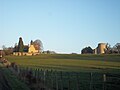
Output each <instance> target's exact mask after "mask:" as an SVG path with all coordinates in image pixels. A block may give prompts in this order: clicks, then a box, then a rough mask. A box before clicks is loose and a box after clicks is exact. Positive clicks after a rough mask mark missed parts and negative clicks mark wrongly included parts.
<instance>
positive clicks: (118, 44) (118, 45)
mask: <svg viewBox="0 0 120 90" xmlns="http://www.w3.org/2000/svg"><path fill="white" fill-rule="evenodd" d="M115 47H116V49H117V51H118V53H119V54H120V43H117V44H116V45H115Z"/></svg>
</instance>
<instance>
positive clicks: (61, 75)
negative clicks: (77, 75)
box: [60, 71, 63, 90]
mask: <svg viewBox="0 0 120 90" xmlns="http://www.w3.org/2000/svg"><path fill="white" fill-rule="evenodd" d="M60 77H61V90H63V80H62V79H63V74H62V71H61V74H60Z"/></svg>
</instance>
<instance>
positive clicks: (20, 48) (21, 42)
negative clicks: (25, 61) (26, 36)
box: [18, 37, 24, 52]
mask: <svg viewBox="0 0 120 90" xmlns="http://www.w3.org/2000/svg"><path fill="white" fill-rule="evenodd" d="M23 49H24V44H23V41H22V38H21V37H20V38H19V43H18V52H23Z"/></svg>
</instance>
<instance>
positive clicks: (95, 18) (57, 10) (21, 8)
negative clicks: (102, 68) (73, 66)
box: [0, 0, 120, 53]
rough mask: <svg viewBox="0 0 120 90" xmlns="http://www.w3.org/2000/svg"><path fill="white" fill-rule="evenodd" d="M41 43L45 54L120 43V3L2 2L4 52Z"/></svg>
mask: <svg viewBox="0 0 120 90" xmlns="http://www.w3.org/2000/svg"><path fill="white" fill-rule="evenodd" d="M19 37H22V38H23V41H24V44H26V45H27V44H29V43H30V41H31V40H36V39H40V40H41V41H42V43H43V47H44V50H45V51H46V50H52V51H56V52H58V53H80V52H81V49H82V48H84V47H86V46H91V47H92V48H93V49H94V48H96V47H97V45H98V43H109V44H110V45H111V46H114V45H115V44H116V43H118V42H119V43H120V0H0V48H2V46H3V45H5V46H6V47H9V46H13V47H14V45H15V43H18V40H19Z"/></svg>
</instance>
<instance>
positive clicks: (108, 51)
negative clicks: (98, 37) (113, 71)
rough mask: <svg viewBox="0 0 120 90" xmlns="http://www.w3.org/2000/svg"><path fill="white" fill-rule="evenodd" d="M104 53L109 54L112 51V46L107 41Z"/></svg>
mask: <svg viewBox="0 0 120 90" xmlns="http://www.w3.org/2000/svg"><path fill="white" fill-rule="evenodd" d="M105 53H106V54H111V53H112V48H111V45H110V44H109V43H107V44H106V49H105Z"/></svg>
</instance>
